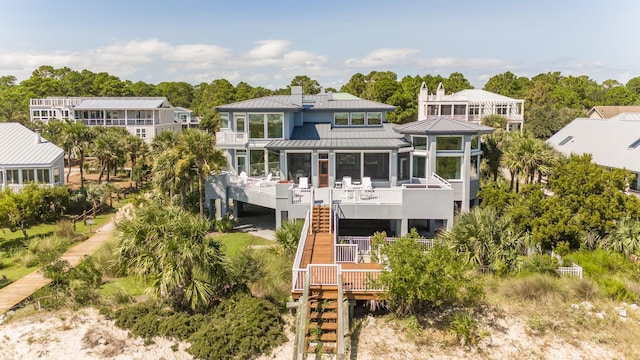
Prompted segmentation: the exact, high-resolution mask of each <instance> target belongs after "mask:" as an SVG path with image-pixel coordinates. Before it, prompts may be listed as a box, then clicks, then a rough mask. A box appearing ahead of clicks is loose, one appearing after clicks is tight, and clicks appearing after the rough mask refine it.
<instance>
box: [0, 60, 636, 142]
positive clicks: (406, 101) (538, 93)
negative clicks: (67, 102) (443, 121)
mask: <svg viewBox="0 0 640 360" xmlns="http://www.w3.org/2000/svg"><path fill="white" fill-rule="evenodd" d="M422 82H425V83H426V85H427V87H428V88H429V89H430V92H433V91H435V89H436V88H437V86H438V83H440V82H442V83H443V85H444V87H445V90H446V91H447V93H451V92H456V91H460V90H464V89H470V88H472V85H471V83H470V82H469V81H468V80H467V79H466V78H465V77H464V75H463V74H461V73H458V72H454V73H452V74H450V75H449V76H448V77H443V76H441V75H431V74H427V75H424V76H421V75H416V76H410V75H407V76H404V77H402V78H401V79H398V76H397V74H396V73H394V72H391V71H372V72H370V73H369V74H366V75H364V74H361V73H357V74H354V75H353V76H352V77H351V78H350V79H349V81H348V82H347V83H346V84H344V85H343V86H342V87H341V88H340V89H328V90H340V91H344V92H348V93H351V94H353V95H356V96H359V97H362V98H364V99H369V100H374V101H378V102H382V103H387V104H390V105H394V106H396V107H397V109H396V111H394V112H392V113H390V114H389V116H388V120H389V121H391V122H396V123H406V122H410V121H414V120H416V119H417V94H418V91H419V88H420V85H421V84H422ZM292 85H300V86H302V87H303V91H304V92H305V93H307V94H316V93H318V92H320V89H321V85H320V84H319V83H318V81H316V80H313V79H311V78H309V77H308V76H306V75H299V76H296V77H295V78H293V79H292V81H291V84H290V86H292ZM483 89H484V90H487V91H492V92H495V93H498V94H502V95H505V96H510V97H513V98H518V99H525V101H526V103H525V123H526V124H527V126H526V127H527V128H528V130H529V131H531V133H532V134H533V135H534V136H535V137H538V138H546V137H549V136H550V135H551V134H553V133H554V132H556V131H557V130H558V129H560V128H562V127H563V126H564V125H565V124H567V123H568V122H569V121H571V120H573V119H574V118H576V117H578V116H583V115H584V114H585V111H586V110H588V109H590V108H591V107H592V106H595V105H635V104H638V103H639V101H640V76H639V77H634V78H632V79H630V80H629V81H628V82H627V83H626V84H621V83H620V82H618V81H616V80H613V79H610V80H605V81H603V82H602V83H601V84H599V83H597V82H596V81H595V80H593V79H591V78H589V77H588V76H586V75H581V76H564V75H562V74H561V73H560V72H549V73H541V74H538V75H535V76H533V77H531V78H528V77H524V76H517V75H515V74H513V73H511V72H509V71H507V72H505V73H502V74H497V75H494V76H493V77H491V78H490V79H489V80H488V81H487V83H486V84H485V85H484V88H483ZM273 94H289V89H288V88H283V89H276V90H270V89H266V88H263V87H260V86H258V87H253V86H251V85H249V84H247V83H245V82H240V83H238V84H236V85H235V86H234V85H233V84H231V83H230V82H229V81H227V80H225V79H216V80H213V81H211V82H210V83H201V84H197V85H192V84H188V83H185V82H162V83H159V84H155V85H154V84H147V83H144V82H142V81H139V82H136V83H133V82H131V81H129V80H121V79H119V78H118V77H116V76H113V75H109V74H108V73H104V72H101V73H93V72H91V71H89V70H82V71H75V70H72V69H69V68H66V67H64V68H59V69H56V68H54V67H52V66H47V65H43V66H41V67H39V68H38V69H36V70H34V72H33V73H32V75H31V77H30V78H29V79H26V80H24V81H22V82H20V83H19V84H18V83H16V78H15V77H14V76H12V75H6V76H2V77H0V121H18V122H22V123H25V124H26V123H27V122H28V120H29V114H28V107H29V99H30V98H43V97H47V96H164V97H167V99H168V100H169V102H170V103H171V104H172V105H174V106H182V107H187V108H190V109H192V110H194V112H195V113H196V115H198V116H200V117H201V119H202V127H203V128H204V129H208V130H215V128H216V127H217V126H218V122H219V117H218V114H217V113H216V112H215V109H214V107H215V106H217V105H222V104H227V103H231V102H235V101H242V100H247V99H252V98H256V97H260V96H267V95H273Z"/></svg>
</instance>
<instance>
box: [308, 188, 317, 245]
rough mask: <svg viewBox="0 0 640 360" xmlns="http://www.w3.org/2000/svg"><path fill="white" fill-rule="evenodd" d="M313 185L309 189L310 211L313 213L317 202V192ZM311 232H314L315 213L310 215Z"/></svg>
mask: <svg viewBox="0 0 640 360" xmlns="http://www.w3.org/2000/svg"><path fill="white" fill-rule="evenodd" d="M313 190H314V189H313V187H311V189H310V190H309V197H310V198H309V213H310V214H313V205H314V204H315V202H316V201H315V198H314V197H315V193H314V191H313ZM309 233H310V234H313V215H312V216H310V217H309Z"/></svg>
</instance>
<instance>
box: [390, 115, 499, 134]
mask: <svg viewBox="0 0 640 360" xmlns="http://www.w3.org/2000/svg"><path fill="white" fill-rule="evenodd" d="M394 130H395V131H396V132H399V133H401V134H413V135H425V134H427V135H429V134H434V135H436V134H442V135H458V134H490V133H492V132H493V131H494V130H495V129H494V128H492V127H490V126H485V125H478V124H474V123H470V122H467V121H461V120H454V119H450V118H447V117H438V118H435V119H431V120H419V121H414V122H410V123H407V124H403V125H398V126H396V127H395V128H394Z"/></svg>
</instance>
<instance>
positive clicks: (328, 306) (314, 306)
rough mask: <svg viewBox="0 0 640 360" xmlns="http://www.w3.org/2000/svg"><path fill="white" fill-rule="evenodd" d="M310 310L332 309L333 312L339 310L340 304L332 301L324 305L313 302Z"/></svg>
mask: <svg viewBox="0 0 640 360" xmlns="http://www.w3.org/2000/svg"><path fill="white" fill-rule="evenodd" d="M309 308H311V309H318V308H323V309H332V310H333V309H337V308H338V302H336V301H331V302H325V303H324V304H320V303H318V302H317V301H313V302H311V304H310V305H309Z"/></svg>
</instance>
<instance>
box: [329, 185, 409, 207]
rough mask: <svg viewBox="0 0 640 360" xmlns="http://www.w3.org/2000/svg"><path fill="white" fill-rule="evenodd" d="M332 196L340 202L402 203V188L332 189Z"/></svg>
mask: <svg viewBox="0 0 640 360" xmlns="http://www.w3.org/2000/svg"><path fill="white" fill-rule="evenodd" d="M331 193H332V195H331V196H332V198H333V199H334V200H335V201H340V202H341V203H362V204H376V205H377V204H402V188H400V187H394V188H372V189H363V188H361V187H353V188H350V189H332V190H331Z"/></svg>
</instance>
